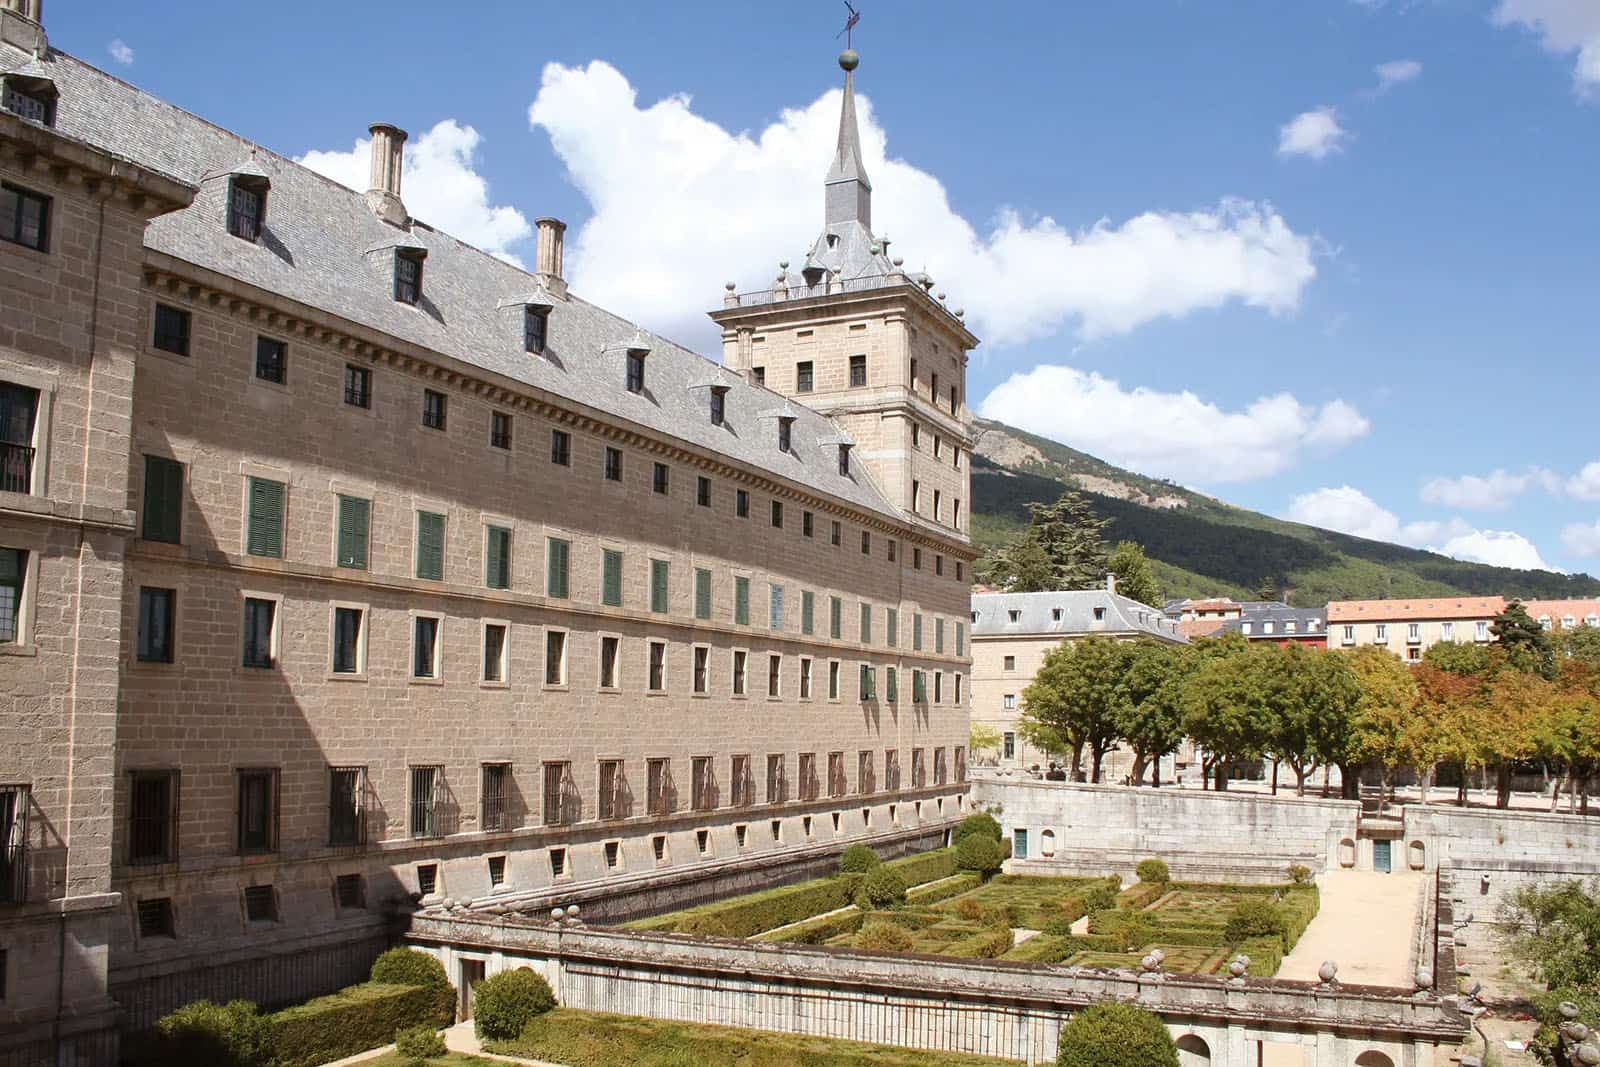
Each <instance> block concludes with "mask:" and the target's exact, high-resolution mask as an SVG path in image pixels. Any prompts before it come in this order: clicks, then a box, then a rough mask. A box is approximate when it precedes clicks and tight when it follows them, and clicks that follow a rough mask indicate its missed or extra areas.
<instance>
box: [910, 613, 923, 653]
mask: <svg viewBox="0 0 1600 1067" xmlns="http://www.w3.org/2000/svg"><path fill="white" fill-rule="evenodd" d="M911 651H913V652H921V651H922V613H921V612H918V613H917V614H915V615H913V616H911Z"/></svg>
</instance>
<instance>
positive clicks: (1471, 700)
mask: <svg viewBox="0 0 1600 1067" xmlns="http://www.w3.org/2000/svg"><path fill="white" fill-rule="evenodd" d="M1524 620H1526V622H1524ZM1495 633H1496V636H1497V637H1499V638H1500V643H1499V644H1496V645H1492V646H1482V645H1454V644H1441V645H1436V646H1434V647H1433V648H1431V649H1429V650H1428V652H1427V654H1426V655H1425V656H1424V658H1423V662H1422V663H1421V664H1420V665H1419V666H1417V667H1415V668H1413V667H1409V666H1407V665H1406V664H1405V663H1403V662H1402V661H1401V660H1399V659H1398V658H1396V657H1395V656H1393V655H1392V654H1390V653H1389V652H1388V651H1387V650H1385V649H1382V648H1377V647H1374V646H1365V647H1362V648H1358V649H1354V650H1351V651H1348V652H1347V651H1337V650H1333V651H1330V650H1324V649H1317V648H1311V647H1307V646H1304V645H1277V644H1267V643H1260V642H1258V643H1254V644H1252V643H1250V642H1247V641H1246V640H1245V639H1244V638H1243V637H1242V636H1240V635H1238V634H1228V635H1225V636H1223V637H1219V638H1201V639H1199V640H1196V641H1195V642H1193V643H1191V644H1190V645H1187V646H1183V645H1163V644H1157V643H1154V642H1148V641H1137V642H1119V641H1116V640H1113V639H1111V638H1104V637H1091V638H1086V639H1084V640H1080V641H1077V642H1073V643H1063V644H1062V645H1061V646H1060V647H1058V648H1056V649H1053V650H1052V651H1051V652H1050V653H1049V654H1048V655H1047V656H1046V657H1045V660H1044V663H1043V665H1042V666H1041V668H1040V670H1039V672H1038V674H1037V675H1035V677H1034V680H1033V682H1032V683H1031V684H1030V685H1029V686H1028V687H1027V688H1026V689H1025V690H1024V691H1023V693H1022V701H1023V715H1022V719H1021V722H1020V724H1019V726H1018V729H1019V732H1020V733H1021V734H1022V736H1023V737H1024V738H1026V739H1027V740H1028V741H1029V742H1030V743H1031V744H1033V745H1034V746H1035V747H1037V748H1040V749H1043V750H1045V751H1049V752H1057V753H1063V754H1066V755H1068V756H1069V757H1070V759H1071V763H1072V772H1073V775H1074V777H1075V776H1076V775H1077V773H1078V772H1079V771H1080V769H1081V768H1082V766H1083V763H1084V761H1085V760H1087V761H1088V764H1089V775H1090V778H1091V780H1092V781H1096V782H1098V781H1100V773H1101V768H1102V764H1103V761H1104V759H1105V756H1106V754H1107V753H1108V752H1109V751H1110V750H1111V749H1112V747H1113V746H1116V745H1120V744H1126V745H1127V746H1128V748H1129V749H1131V751H1132V752H1133V755H1134V769H1133V775H1132V778H1133V780H1134V781H1135V782H1142V781H1143V780H1144V779H1145V776H1146V773H1147V772H1148V773H1149V774H1150V776H1151V779H1152V784H1155V785H1159V784H1160V779H1159V765H1160V758H1161V757H1162V756H1165V755H1168V754H1170V753H1172V752H1175V751H1176V750H1177V749H1178V747H1179V745H1180V744H1182V742H1183V741H1184V739H1185V738H1188V739H1191V740H1193V742H1194V743H1195V745H1196V746H1197V748H1199V749H1200V752H1201V756H1202V760H1203V765H1202V769H1203V772H1204V774H1203V777H1204V778H1205V779H1206V780H1207V781H1211V782H1214V783H1215V787H1216V788H1219V789H1221V788H1226V782H1227V780H1228V778H1229V776H1230V773H1231V771H1232V770H1233V769H1234V768H1235V767H1237V766H1239V765H1240V764H1245V763H1253V762H1255V761H1257V760H1262V759H1267V760H1272V761H1274V762H1275V764H1277V765H1278V766H1281V767H1284V768H1286V769H1287V770H1288V771H1289V772H1290V773H1291V774H1293V776H1294V779H1295V782H1296V789H1297V791H1298V792H1300V793H1302V794H1303V793H1304V791H1305V783H1306V781H1307V779H1308V778H1310V777H1311V776H1312V775H1313V774H1314V773H1315V772H1316V771H1318V770H1319V769H1321V768H1323V767H1328V766H1336V767H1338V768H1339V769H1340V772H1341V778H1342V780H1343V782H1344V791H1345V795H1347V796H1354V795H1356V792H1357V790H1358V789H1359V786H1360V777H1361V773H1362V771H1363V769H1366V770H1368V771H1372V772H1376V773H1378V774H1380V775H1381V776H1382V779H1383V782H1384V783H1385V784H1386V785H1392V784H1393V782H1394V778H1395V772H1396V771H1398V770H1399V769H1400V768H1407V767H1409V768H1414V769H1415V770H1416V771H1417V774H1418V777H1419V778H1420V780H1421V781H1422V785H1423V800H1424V802H1426V800H1427V796H1428V789H1429V787H1430V786H1431V784H1432V782H1433V780H1434V776H1435V774H1436V773H1437V771H1438V770H1439V769H1440V768H1441V767H1446V766H1451V767H1455V768H1459V769H1460V770H1461V771H1462V772H1463V773H1462V774H1461V778H1460V792H1459V793H1458V800H1460V801H1461V802H1463V803H1464V802H1465V789H1466V774H1465V772H1466V771H1469V770H1483V771H1485V772H1487V773H1491V774H1492V775H1493V776H1494V779H1495V781H1496V784H1497V786H1498V793H1499V803H1500V805H1501V806H1502V807H1504V806H1506V805H1507V804H1508V803H1509V801H1510V791H1511V776H1512V773H1513V771H1514V770H1516V769H1517V768H1518V767H1519V766H1530V765H1531V766H1540V765H1542V766H1543V767H1544V768H1545V769H1546V770H1547V771H1548V772H1551V773H1554V774H1555V775H1556V776H1557V777H1558V781H1559V780H1560V779H1561V778H1564V779H1565V780H1566V782H1567V783H1568V784H1569V786H1570V788H1571V791H1572V794H1573V796H1574V804H1576V803H1577V802H1578V801H1577V799H1576V798H1577V797H1578V795H1579V794H1580V791H1581V793H1582V795H1583V796H1584V797H1585V803H1586V795H1587V790H1586V788H1584V787H1586V784H1587V782H1588V779H1589V778H1590V777H1591V776H1592V775H1593V774H1594V773H1595V771H1596V770H1597V769H1600V631H1595V630H1577V631H1572V632H1570V633H1561V632H1559V631H1558V632H1557V634H1556V635H1555V636H1554V638H1552V637H1551V636H1550V635H1547V634H1545V633H1544V632H1543V631H1541V630H1540V629H1539V627H1538V625H1537V624H1536V623H1533V622H1532V620H1528V619H1527V613H1526V612H1525V611H1523V610H1522V609H1521V606H1520V605H1513V608H1512V609H1511V610H1510V611H1508V612H1507V615H1506V616H1502V618H1501V619H1500V620H1498V621H1497V622H1496V624H1495ZM1535 635H1536V636H1535ZM1553 802H1554V801H1552V803H1553Z"/></svg>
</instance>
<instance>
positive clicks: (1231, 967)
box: [1228, 957, 1250, 978]
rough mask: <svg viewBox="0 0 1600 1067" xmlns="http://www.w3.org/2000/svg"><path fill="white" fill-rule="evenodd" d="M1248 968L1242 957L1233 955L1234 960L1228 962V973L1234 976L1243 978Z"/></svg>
mask: <svg viewBox="0 0 1600 1067" xmlns="http://www.w3.org/2000/svg"><path fill="white" fill-rule="evenodd" d="M1249 969H1250V968H1249V967H1248V966H1246V965H1245V962H1244V958H1243V957H1235V958H1234V961H1233V962H1232V963H1230V964H1228V973H1229V974H1231V975H1233V976H1234V977H1235V978H1243V977H1244V976H1245V972H1246V971H1248V970H1249Z"/></svg>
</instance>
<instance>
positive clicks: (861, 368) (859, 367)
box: [850, 356, 867, 389]
mask: <svg viewBox="0 0 1600 1067" xmlns="http://www.w3.org/2000/svg"><path fill="white" fill-rule="evenodd" d="M866 384H867V357H866V356H851V357H850V388H852V389H860V388H861V387H863V386H865V385H866Z"/></svg>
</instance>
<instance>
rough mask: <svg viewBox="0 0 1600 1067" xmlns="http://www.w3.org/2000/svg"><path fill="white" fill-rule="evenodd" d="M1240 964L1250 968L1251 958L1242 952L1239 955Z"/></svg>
mask: <svg viewBox="0 0 1600 1067" xmlns="http://www.w3.org/2000/svg"><path fill="white" fill-rule="evenodd" d="M1239 962H1240V963H1242V964H1244V965H1245V967H1247V968H1248V967H1249V966H1250V957H1249V956H1246V955H1245V954H1244V953H1243V952H1241V953H1239Z"/></svg>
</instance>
